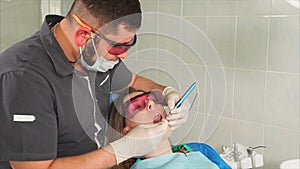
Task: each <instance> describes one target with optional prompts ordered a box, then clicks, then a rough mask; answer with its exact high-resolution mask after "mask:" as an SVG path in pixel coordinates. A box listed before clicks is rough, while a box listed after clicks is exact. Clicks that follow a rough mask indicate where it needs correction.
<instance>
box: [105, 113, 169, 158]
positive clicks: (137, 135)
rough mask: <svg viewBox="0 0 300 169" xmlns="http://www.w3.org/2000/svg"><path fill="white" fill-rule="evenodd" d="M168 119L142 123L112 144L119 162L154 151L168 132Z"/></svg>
mask: <svg viewBox="0 0 300 169" xmlns="http://www.w3.org/2000/svg"><path fill="white" fill-rule="evenodd" d="M167 128H168V121H167V120H166V119H163V120H162V121H161V123H156V124H141V125H139V126H137V127H135V128H133V129H132V130H130V132H129V133H127V134H126V135H125V136H124V137H122V138H120V139H119V140H116V141H114V142H112V143H110V145H111V146H112V148H113V150H114V152H115V156H116V159H117V164H120V163H121V162H123V161H125V160H127V159H129V158H131V157H138V156H144V155H146V154H149V153H151V152H152V151H154V150H155V149H156V148H157V146H158V145H159V143H160V142H161V140H162V138H163V137H164V135H165V134H166V132H167Z"/></svg>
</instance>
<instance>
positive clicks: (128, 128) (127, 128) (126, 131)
mask: <svg viewBox="0 0 300 169" xmlns="http://www.w3.org/2000/svg"><path fill="white" fill-rule="evenodd" d="M130 130H131V128H130V127H128V126H126V127H125V128H123V134H124V135H126V134H127V133H128V132H129V131H130Z"/></svg>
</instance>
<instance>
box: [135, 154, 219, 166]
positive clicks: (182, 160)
mask: <svg viewBox="0 0 300 169" xmlns="http://www.w3.org/2000/svg"><path fill="white" fill-rule="evenodd" d="M131 169H219V168H218V166H217V165H216V164H214V163H213V162H211V161H210V160H209V159H208V158H206V157H205V156H204V155H203V154H202V153H201V152H191V153H187V154H184V153H172V154H165V155H160V156H157V157H153V158H148V159H145V160H142V161H140V162H136V163H135V164H134V165H133V166H132V167H131Z"/></svg>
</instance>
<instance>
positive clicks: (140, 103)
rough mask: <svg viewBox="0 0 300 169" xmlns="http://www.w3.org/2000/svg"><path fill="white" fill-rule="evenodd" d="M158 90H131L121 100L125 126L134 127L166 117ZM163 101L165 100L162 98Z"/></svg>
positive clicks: (156, 121)
mask: <svg viewBox="0 0 300 169" xmlns="http://www.w3.org/2000/svg"><path fill="white" fill-rule="evenodd" d="M158 92H159V91H155V92H150V93H144V92H133V93H131V94H129V95H128V96H126V97H125V98H124V100H123V104H124V106H123V107H124V109H125V117H126V126H127V127H129V128H134V127H136V126H137V125H139V124H154V123H158V122H160V121H161V120H162V119H164V118H166V112H165V110H164V107H163V105H162V97H163V96H162V94H161V92H160V93H158ZM164 101H165V100H164Z"/></svg>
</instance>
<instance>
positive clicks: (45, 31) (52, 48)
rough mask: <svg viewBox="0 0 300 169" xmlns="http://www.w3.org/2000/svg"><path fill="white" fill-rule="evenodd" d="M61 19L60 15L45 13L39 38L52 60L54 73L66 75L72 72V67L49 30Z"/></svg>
mask: <svg viewBox="0 0 300 169" xmlns="http://www.w3.org/2000/svg"><path fill="white" fill-rule="evenodd" d="M62 19H64V17H62V16H58V15H47V16H46V17H45V20H44V23H43V24H42V27H41V29H40V38H41V42H42V44H43V46H44V49H45V50H46V52H47V53H48V55H49V57H50V58H51V60H52V62H53V65H54V68H55V70H56V73H57V74H59V75H60V76H67V75H70V74H72V73H73V72H74V68H73V66H72V65H71V64H70V62H69V60H68V59H67V56H66V55H65V54H64V52H63V50H62V48H61V47H60V45H59V43H58V42H57V40H56V38H55V37H54V35H53V33H52V32H51V30H50V28H51V27H52V26H54V25H55V24H57V23H58V22H60V21H61V20H62Z"/></svg>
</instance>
